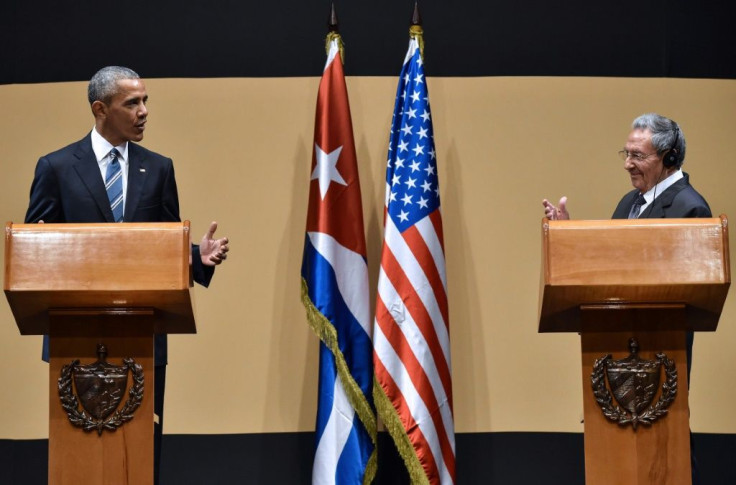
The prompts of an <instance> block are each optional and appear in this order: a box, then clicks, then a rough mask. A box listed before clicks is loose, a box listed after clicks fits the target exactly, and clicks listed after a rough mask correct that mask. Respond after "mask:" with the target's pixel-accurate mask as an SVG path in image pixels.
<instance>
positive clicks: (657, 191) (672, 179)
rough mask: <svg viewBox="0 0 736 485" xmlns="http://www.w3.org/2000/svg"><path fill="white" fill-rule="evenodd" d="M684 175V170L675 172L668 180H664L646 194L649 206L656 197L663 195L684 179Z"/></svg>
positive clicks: (645, 198)
mask: <svg viewBox="0 0 736 485" xmlns="http://www.w3.org/2000/svg"><path fill="white" fill-rule="evenodd" d="M683 177H684V175H683V174H682V170H675V172H674V173H673V174H672V175H670V176H669V177H667V178H666V179H664V180H662V181H661V182H660V183H658V184H657V185H655V186H654V187H652V188H651V189H649V190H648V191H647V192H646V193H645V194H644V200H646V201H647V204H650V203H651V202H652V201H653V200H654V197H655V195H661V194H662V192H664V191H665V190H667V189H668V188H670V186H672V185H673V184H674V183H675V182H677V181H678V180H680V179H681V178H683Z"/></svg>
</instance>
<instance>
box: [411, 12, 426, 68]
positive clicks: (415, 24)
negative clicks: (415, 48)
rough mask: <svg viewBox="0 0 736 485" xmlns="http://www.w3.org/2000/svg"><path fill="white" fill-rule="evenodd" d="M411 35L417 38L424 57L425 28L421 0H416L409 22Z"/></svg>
mask: <svg viewBox="0 0 736 485" xmlns="http://www.w3.org/2000/svg"><path fill="white" fill-rule="evenodd" d="M409 36H410V37H411V38H412V39H416V40H417V43H418V44H419V55H420V56H422V60H423V59H424V29H422V16H421V14H420V13H419V0H414V10H413V11H412V14H411V21H410V22H409Z"/></svg>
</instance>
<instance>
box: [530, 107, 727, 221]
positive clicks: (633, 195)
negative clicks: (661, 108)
mask: <svg viewBox="0 0 736 485" xmlns="http://www.w3.org/2000/svg"><path fill="white" fill-rule="evenodd" d="M631 128H632V129H631V133H629V137H628V140H627V141H626V145H624V149H623V150H621V151H620V152H618V153H619V155H620V156H621V158H622V159H623V160H624V169H625V170H626V171H627V172H629V177H630V178H631V185H633V186H634V190H632V191H631V192H629V193H628V194H626V195H624V197H623V198H622V199H621V201H620V202H619V203H618V206H617V207H616V210H615V211H614V212H613V216H612V218H613V219H627V218H628V219H636V218H641V219H657V218H681V217H712V215H711V212H710V207H709V206H708V203H707V202H706V201H705V199H704V198H703V196H701V195H700V194H699V193H698V192H697V191H696V190H695V189H694V188H693V187H692V185H690V181H689V177H688V175H687V174H686V173H685V172H683V171H682V164H683V163H684V162H685V148H686V144H685V135H684V134H683V133H682V130H681V129H680V127H679V126H678V125H677V123H675V122H674V121H672V120H670V119H669V118H665V117H664V116H660V115H658V114H656V113H647V114H643V115H641V116H639V117H638V118H636V119H635V120H634V122H633V123H632V125H631ZM542 204H543V205H544V215H545V216H546V217H547V218H548V219H550V220H558V219H559V220H563V219H569V218H570V214H569V213H568V211H567V197H562V198H561V199H560V202H559V203H558V205H557V206H556V207H555V206H554V205H553V204H552V203H550V202H549V201H548V200H547V199H544V200H543V201H542Z"/></svg>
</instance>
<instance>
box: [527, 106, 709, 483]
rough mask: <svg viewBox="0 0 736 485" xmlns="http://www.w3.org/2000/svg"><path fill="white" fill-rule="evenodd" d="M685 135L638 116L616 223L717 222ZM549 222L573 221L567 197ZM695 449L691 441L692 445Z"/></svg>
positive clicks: (654, 117)
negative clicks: (686, 168)
mask: <svg viewBox="0 0 736 485" xmlns="http://www.w3.org/2000/svg"><path fill="white" fill-rule="evenodd" d="M685 149H686V143H685V135H684V134H683V133H682V130H681V129H680V127H679V125H678V124H677V123H675V122H674V121H673V120H671V119H669V118H665V117H664V116H661V115H658V114H656V113H647V114H643V115H641V116H639V117H638V118H636V119H635V120H634V122H633V123H632V125H631V132H630V133H629V137H628V139H627V140H626V145H624V149H623V150H621V151H620V152H619V155H620V156H621V159H622V160H623V161H624V169H625V170H626V171H627V172H629V177H630V178H631V185H633V186H634V190H632V191H631V192H629V193H627V194H626V195H624V196H623V198H622V199H621V201H620V202H619V203H618V206H616V210H614V211H613V216H612V218H613V219H644V218H646V219H656V218H685V217H688V218H689V217H712V214H711V211H710V207H709V206H708V202H706V201H705V199H704V198H703V196H701V195H700V194H699V193H698V192H697V191H696V190H695V189H694V188H693V186H692V185H690V177H689V176H688V174H686V173H685V172H683V171H682V164H683V163H684V162H685ZM542 205H543V206H544V215H545V216H546V217H547V218H548V219H550V220H558V219H560V220H563V219H570V214H569V212H568V211H567V197H562V198H561V199H560V201H559V203H558V205H557V206H556V207H555V206H554V205H553V204H552V203H550V202H549V201H548V200H547V199H544V200H543V201H542ZM692 352H693V332H688V333H687V378H688V384H689V383H690V382H689V381H690V368H691V365H692ZM691 449H692V439H691ZM692 465H693V485H698V484H699V483H700V481H699V476H698V472H697V463H696V461H695V457H694V455H693V457H692Z"/></svg>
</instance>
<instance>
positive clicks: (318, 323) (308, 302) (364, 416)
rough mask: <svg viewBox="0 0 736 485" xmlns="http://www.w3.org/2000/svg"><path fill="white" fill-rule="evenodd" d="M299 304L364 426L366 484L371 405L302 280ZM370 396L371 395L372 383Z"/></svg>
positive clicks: (370, 469) (372, 465) (372, 464)
mask: <svg viewBox="0 0 736 485" xmlns="http://www.w3.org/2000/svg"><path fill="white" fill-rule="evenodd" d="M328 37H329V36H328ZM338 38H339V35H338ZM302 304H303V305H304V308H305V309H306V310H307V321H308V322H309V326H310V327H312V330H314V333H316V334H317V336H318V337H319V339H320V340H321V341H322V342H324V344H325V345H326V346H327V348H328V349H330V351H331V352H332V355H334V356H335V364H336V366H337V374H338V375H339V376H340V380H341V381H342V383H343V387H344V388H345V394H346V395H347V397H348V401H350V405H351V406H353V408H354V409H355V413H356V414H357V415H358V418H359V419H360V421H361V422H362V423H363V426H365V429H366V431H367V432H368V435H369V436H370V437H371V441H373V453H372V454H371V456H370V458H369V459H368V463H367V464H366V468H365V475H364V476H363V485H370V484H371V483H372V482H373V479H374V478H375V476H376V469H377V468H378V461H377V460H378V456H377V448H378V443H377V441H378V440H377V434H376V416H375V415H374V414H373V409H371V405H370V404H369V403H368V400H367V399H366V398H365V395H364V394H363V391H362V390H361V389H360V386H358V383H357V382H355V378H353V376H352V374H351V373H350V369H349V368H348V363H347V361H346V360H345V356H344V355H343V353H342V351H340V347H339V346H338V343H337V331H336V330H335V326H334V325H332V323H330V321H329V320H328V319H327V318H326V317H325V316H324V315H322V312H320V311H319V310H318V309H317V307H315V306H314V303H313V302H312V299H311V298H309V288H308V287H307V282H306V281H305V280H304V278H302ZM373 394H374V395H375V382H374V393H373Z"/></svg>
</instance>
